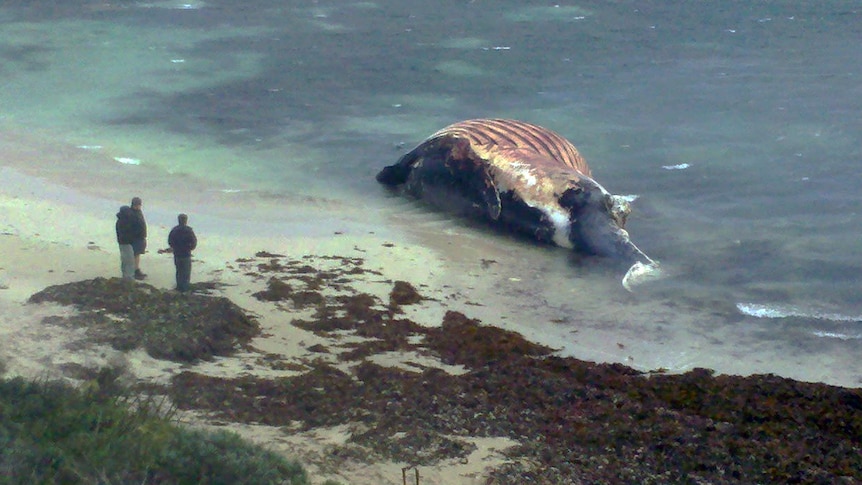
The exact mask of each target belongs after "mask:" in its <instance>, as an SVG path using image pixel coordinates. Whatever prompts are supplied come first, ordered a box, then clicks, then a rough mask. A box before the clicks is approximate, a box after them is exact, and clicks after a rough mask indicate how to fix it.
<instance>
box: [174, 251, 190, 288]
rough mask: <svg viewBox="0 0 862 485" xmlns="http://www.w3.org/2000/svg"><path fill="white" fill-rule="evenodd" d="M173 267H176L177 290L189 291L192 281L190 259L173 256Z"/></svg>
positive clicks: (188, 257)
mask: <svg viewBox="0 0 862 485" xmlns="http://www.w3.org/2000/svg"><path fill="white" fill-rule="evenodd" d="M174 266H176V267H177V290H179V291H189V283H190V282H191V279H192V257H191V256H174Z"/></svg>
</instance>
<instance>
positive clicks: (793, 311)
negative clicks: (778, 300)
mask: <svg viewBox="0 0 862 485" xmlns="http://www.w3.org/2000/svg"><path fill="white" fill-rule="evenodd" d="M736 308H737V309H738V310H739V311H740V312H742V313H743V314H745V315H749V316H752V317H755V318H791V317H797V318H810V319H814V320H830V321H833V322H862V315H844V314H841V313H831V312H821V311H817V310H814V309H810V310H805V309H802V308H798V307H795V306H781V305H762V304H759V303H737V304H736Z"/></svg>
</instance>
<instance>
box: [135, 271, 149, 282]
mask: <svg viewBox="0 0 862 485" xmlns="http://www.w3.org/2000/svg"><path fill="white" fill-rule="evenodd" d="M146 278H147V275H145V274H144V272H143V271H141V270H139V269H136V270H135V279H136V280H143V279H146Z"/></svg>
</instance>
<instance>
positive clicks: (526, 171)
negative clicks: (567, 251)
mask: <svg viewBox="0 0 862 485" xmlns="http://www.w3.org/2000/svg"><path fill="white" fill-rule="evenodd" d="M377 180H378V181H379V182H381V183H383V184H386V185H389V186H393V187H397V188H399V189H400V190H402V191H403V192H405V193H407V194H410V195H412V196H414V197H417V198H419V199H422V200H423V201H426V202H428V203H429V204H431V205H434V206H437V207H440V208H442V209H445V210H449V211H452V212H456V213H459V214H464V215H470V216H475V217H480V218H483V219H486V220H488V221H490V222H491V223H492V224H495V225H498V226H501V227H503V228H506V229H509V230H513V231H516V232H519V233H522V234H526V235H528V236H531V237H533V238H535V239H537V240H539V241H543V242H549V243H554V244H557V245H559V246H563V247H568V248H573V249H576V250H578V251H582V252H585V253H588V254H595V255H600V256H607V257H611V258H615V259H618V260H622V261H625V262H626V263H628V264H635V263H641V264H642V265H649V266H655V262H654V261H653V260H652V259H650V258H649V257H648V256H647V255H646V254H644V253H643V252H642V251H641V250H640V249H638V247H637V246H635V244H634V243H633V242H632V241H631V239H630V238H629V234H628V232H626V230H625V223H626V217H627V216H628V215H629V213H630V212H631V208H630V206H629V204H628V201H627V200H626V199H625V198H623V197H620V196H614V195H611V194H610V193H608V191H607V190H605V189H604V187H602V186H601V185H600V184H599V183H598V182H596V181H595V180H594V179H593V178H592V174H591V171H590V167H589V166H588V165H587V162H586V161H585V160H584V158H583V157H582V156H581V155H580V154H579V153H578V150H577V149H576V148H575V147H574V145H572V144H571V143H570V142H569V141H568V140H566V139H565V138H563V137H562V136H560V135H558V134H556V133H554V132H553V131H551V130H548V129H545V128H542V127H540V126H537V125H534V124H531V123H526V122H523V121H515V120H505V119H475V120H467V121H461V122H459V123H455V124H452V125H449V126H447V127H445V128H443V129H442V130H440V131H438V132H436V133H434V134H433V135H431V136H430V137H429V138H428V139H426V140H425V141H424V142H422V143H421V144H419V145H418V146H417V147H416V148H414V149H413V150H411V151H410V152H409V153H407V154H406V155H404V156H403V157H401V159H400V160H398V162H397V163H395V164H394V165H390V166H387V167H385V168H384V169H383V170H382V171H380V173H378V174H377Z"/></svg>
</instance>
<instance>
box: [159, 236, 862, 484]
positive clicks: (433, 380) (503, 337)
mask: <svg viewBox="0 0 862 485" xmlns="http://www.w3.org/2000/svg"><path fill="white" fill-rule="evenodd" d="M238 263H239V266H240V270H241V271H244V272H245V274H247V275H248V276H250V277H252V278H254V279H256V280H258V281H260V282H261V283H262V284H265V288H264V289H262V290H261V291H259V292H257V293H255V296H256V297H257V298H258V299H260V300H261V301H264V302H270V303H271V304H273V305H276V306H277V307H278V308H281V309H283V310H284V311H285V314H286V315H288V318H291V320H290V322H289V323H290V324H293V325H296V326H298V327H301V328H303V329H306V330H308V331H311V332H314V333H315V334H316V335H318V336H320V337H323V338H326V339H328V340H327V341H328V342H330V345H328V346H326V347H320V346H319V347H318V348H317V349H315V350H316V355H319V356H326V357H331V358H313V359H305V360H303V361H302V362H301V363H299V367H301V368H302V369H303V372H301V373H299V374H298V375H296V376H293V377H278V378H261V377H258V376H254V375H242V376H237V377H234V378H223V377H212V376H207V375H204V374H201V373H197V372H194V371H193V370H189V371H185V372H182V373H179V374H177V375H175V376H174V377H173V378H172V381H171V384H170V385H168V386H165V387H163V388H160V389H158V390H159V392H163V393H165V394H167V395H168V396H170V398H171V399H172V400H173V402H174V403H175V404H176V405H177V406H178V407H180V408H182V409H194V410H203V411H206V413H207V414H208V415H209V416H211V417H212V418H214V419H217V420H223V421H231V422H237V423H257V424H266V425H272V426H280V427H283V428H282V429H284V430H285V432H286V433H290V432H299V431H303V430H310V429H314V428H318V427H329V426H337V425H342V426H347V427H348V429H350V432H351V437H350V438H349V439H348V441H347V443H346V444H344V445H338V446H335V445H333V446H332V447H331V449H329V450H328V460H329V465H330V466H335V467H337V466H339V463H344V462H346V461H356V460H364V461H368V462H374V461H378V460H382V459H390V460H396V461H400V462H404V463H408V464H411V465H414V466H426V465H432V464H436V463H439V462H441V461H443V460H453V459H457V460H464V459H466V457H467V456H468V455H469V454H470V452H471V451H472V450H473V449H474V445H473V444H472V443H471V441H470V438H471V437H508V438H511V439H512V440H514V441H515V442H517V443H518V444H517V445H516V446H514V447H512V448H510V449H509V450H507V451H506V454H507V456H508V457H509V460H508V462H507V463H506V464H504V465H502V466H500V467H498V468H496V469H494V470H492V471H490V473H489V475H488V476H487V483H489V484H511V483H539V484H561V483H655V484H658V483H856V482H860V481H862V390H860V389H846V388H840V387H834V386H829V385H825V384H818V383H804V382H798V381H794V380H791V379H785V378H781V377H777V376H775V375H754V376H749V377H739V376H724V375H719V376H716V375H713V373H712V372H711V371H709V370H706V369H695V370H692V371H690V372H687V373H685V374H681V375H668V374H661V373H653V374H644V373H641V372H638V371H635V370H633V369H631V368H628V367H625V366H623V365H619V364H597V363H592V362H586V361H581V360H578V359H575V358H560V357H558V356H555V355H554V353H553V349H550V348H547V347H543V346H540V345H536V344H533V343H531V342H529V341H527V340H525V339H524V338H522V337H521V336H520V335H518V334H517V333H513V332H509V331H506V330H502V329H499V328H495V327H492V326H488V325H483V324H482V323H481V322H479V321H477V320H474V319H470V318H468V317H467V316H465V315H463V314H461V313H457V312H453V311H449V312H447V313H446V315H445V317H444V318H443V321H442V322H441V324H440V325H439V326H438V327H427V326H423V325H420V324H418V323H416V322H414V321H412V320H410V319H409V318H406V317H405V315H406V313H405V311H404V308H403V306H405V305H409V304H418V303H421V302H422V301H423V297H422V295H421V294H420V291H419V290H417V289H416V288H415V287H413V285H411V284H410V283H409V282H403V281H400V282H399V281H396V282H392V281H386V280H385V279H380V277H381V276H382V275H381V274H380V272H377V271H372V270H368V269H367V268H364V267H363V261H362V260H361V259H358V258H329V259H326V260H325V261H324V260H320V259H314V258H312V257H309V258H305V259H303V260H299V261H297V260H289V259H288V258H285V257H283V256H279V255H275V254H271V253H259V254H258V255H257V256H256V258H248V259H243V260H240V261H238ZM324 266H325V267H324ZM369 275H370V276H372V277H374V278H378V282H380V283H382V284H387V285H389V286H391V288H392V291H391V292H390V293H389V298H388V301H384V300H383V299H381V298H378V297H375V296H373V295H370V294H367V293H362V292H358V291H355V290H354V289H353V286H352V284H351V282H352V281H354V280H355V278H361V277H368V276H369ZM156 291H157V290H156ZM300 314H301V315H302V317H303V318H295V317H296V315H300ZM228 326H230V325H229V324H228ZM242 328H246V327H241V328H240V329H237V330H236V332H237V333H242ZM347 335H349V336H352V337H362V338H361V339H359V338H350V339H345V338H344V337H345V336H347ZM383 352H400V353H407V354H410V353H413V354H416V355H420V356H423V357H425V358H426V359H427V358H429V357H431V358H433V359H436V360H437V361H439V362H441V363H442V364H447V365H451V366H459V367H460V368H461V369H462V372H457V373H449V372H446V371H444V370H443V369H441V368H439V367H435V366H427V365H420V364H415V365H414V368H403V367H391V366H383V365H379V364H377V363H375V362H374V361H373V360H372V359H370V357H371V356H374V355H376V354H380V353H383ZM270 357H271V356H270ZM272 365H273V366H276V365H284V363H283V362H278V359H277V358H275V359H272ZM297 423H299V424H297Z"/></svg>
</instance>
